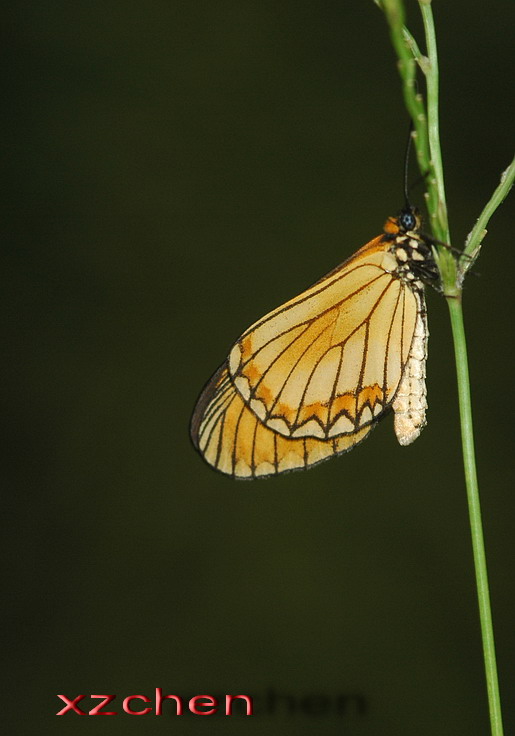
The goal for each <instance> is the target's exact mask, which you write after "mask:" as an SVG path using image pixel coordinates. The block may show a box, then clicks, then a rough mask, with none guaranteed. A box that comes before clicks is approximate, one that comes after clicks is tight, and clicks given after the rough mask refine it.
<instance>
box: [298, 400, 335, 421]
mask: <svg viewBox="0 0 515 736" xmlns="http://www.w3.org/2000/svg"><path fill="white" fill-rule="evenodd" d="M310 417H317V418H318V419H320V421H321V422H322V424H323V426H325V425H326V424H327V422H328V421H329V407H328V405H327V404H322V403H321V402H320V401H315V402H314V403H313V404H306V405H304V406H303V407H302V409H301V410H300V412H299V418H298V421H297V423H298V424H302V423H303V422H305V421H307V420H308V419H309V418H310Z"/></svg>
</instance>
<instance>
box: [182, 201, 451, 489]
mask: <svg viewBox="0 0 515 736" xmlns="http://www.w3.org/2000/svg"><path fill="white" fill-rule="evenodd" d="M438 281H439V273H438V268H437V265H436V262H435V259H434V255H433V250H432V245H431V242H430V240H429V238H428V237H427V236H425V235H423V234H422V232H421V217H420V214H419V212H418V210H416V209H415V208H414V207H412V206H411V205H408V204H406V206H405V207H404V208H403V209H402V210H401V211H400V212H399V214H398V215H397V216H396V217H389V218H388V220H387V221H386V223H385V225H384V228H383V233H382V234H381V235H379V236H377V237H375V238H374V239H373V240H371V241H370V242H369V243H367V244H366V245H364V246H363V247H362V248H360V249H359V250H358V251H357V252H356V253H354V255H352V256H351V257H350V258H348V259H347V260H346V261H344V262H343V263H342V264H340V265H339V266H337V267H336V268H335V269H333V270H332V271H330V272H329V273H328V274H327V275H326V276H324V277H323V278H322V279H320V280H319V281H317V282H316V283H315V284H314V285H313V286H311V287H310V288H309V289H307V290H306V291H304V292H302V293H301V294H299V296H296V297H295V298H293V299H291V300H290V301H288V302H286V303H285V304H283V305H282V306H280V307H278V308H277V309H275V310H273V311H272V312H270V313H269V314H267V315H266V316H265V317H263V318H262V319H260V320H258V321H257V322H255V323H254V324H253V325H252V326H251V327H249V328H248V330H246V331H245V332H244V333H243V334H242V335H241V337H240V338H239V339H238V340H237V341H236V342H235V344H234V346H233V347H232V349H231V351H230V353H229V356H228V357H227V359H226V360H225V362H224V363H223V364H222V365H221V366H220V368H219V369H218V370H217V371H216V372H215V374H214V375H213V376H212V378H211V379H210V380H209V381H208V383H207V384H206V386H205V387H204V389H203V391H202V393H201V394H200V397H199V399H198V401H197V404H196V407H195V409H194V412H193V416H192V419H191V426H190V434H191V439H192V441H193V444H194V446H195V448H196V449H197V450H198V452H199V453H200V454H201V456H202V457H203V458H204V460H205V461H206V462H207V463H208V464H209V465H211V466H212V467H213V468H215V469H216V470H219V471H221V472H222V473H226V474H227V475H230V476H232V477H233V478H248V479H251V478H257V477H266V476H271V475H277V474H278V473H283V472H286V471H290V470H297V469H305V468H309V467H311V466H313V465H316V464H317V463H319V462H321V461H323V460H326V459H328V458H330V457H332V456H334V455H339V454H341V453H343V452H347V451H348V450H350V449H352V448H353V447H355V446H356V445H357V444H358V443H360V442H362V441H363V440H364V439H365V437H367V435H368V434H369V433H370V432H371V431H372V429H373V428H374V427H375V426H376V424H377V423H378V422H379V421H380V420H381V419H382V418H383V417H384V416H385V415H386V414H387V413H388V412H389V411H391V410H393V412H394V416H395V418H394V429H395V434H396V436H397V439H398V441H399V443H400V444H401V445H409V444H410V443H411V442H413V441H414V440H415V439H416V438H417V437H418V436H419V434H420V432H421V430H422V428H423V427H424V425H425V423H426V419H425V413H426V407H427V401H426V385H425V364H426V357H427V338H428V329H427V316H426V307H425V298H424V285H425V284H431V285H437V284H438Z"/></svg>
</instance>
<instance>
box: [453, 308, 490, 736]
mask: <svg viewBox="0 0 515 736" xmlns="http://www.w3.org/2000/svg"><path fill="white" fill-rule="evenodd" d="M447 304H448V307H449V314H450V318H451V326H452V335H453V341H454V355H455V358H456V377H457V382H458V397H459V406H460V421H461V441H462V448H463V467H464V471H465V482H466V487H467V500H468V507H469V518H470V530H471V537H472V550H473V555H474V568H475V573H476V587H477V598H478V604H479V618H480V621H481V636H482V640H483V657H484V662H485V674H486V683H487V691H488V705H489V710H490V727H491V732H492V736H502V734H503V727H502V714H501V701H500V697H499V683H498V680H497V666H496V659H495V642H494V631H493V625H492V613H491V607H490V593H489V590H488V574H487V567H486V555H485V544H484V539H483V526H482V523H481V505H480V502H479V487H478V482H477V472H476V459H475V453H474V432H473V426H472V407H471V400H470V380H469V371H468V360H467V345H466V341H465V326H464V323H463V310H462V306H461V298H449V299H447Z"/></svg>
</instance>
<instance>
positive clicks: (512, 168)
mask: <svg viewBox="0 0 515 736" xmlns="http://www.w3.org/2000/svg"><path fill="white" fill-rule="evenodd" d="M514 181H515V158H514V159H513V161H512V162H511V164H510V165H509V166H508V168H507V169H506V170H505V171H503V173H502V174H501V181H500V182H499V185H498V186H497V189H496V190H495V191H494V193H493V194H492V196H491V197H490V199H489V200H488V202H487V203H486V205H485V207H484V209H483V211H482V212H481V214H480V215H479V217H478V219H477V221H476V224H475V225H474V227H473V228H472V230H471V231H470V233H469V234H468V236H467V239H466V241H465V248H464V250H463V253H464V255H465V256H468V257H466V258H462V260H461V262H460V268H459V274H458V279H459V282H460V286H461V283H462V282H463V279H464V277H465V274H466V273H467V271H468V270H469V268H470V267H471V266H472V265H473V263H474V261H475V260H476V258H477V257H478V256H479V251H480V250H481V243H482V242H483V238H484V237H485V235H486V233H487V230H486V226H487V225H488V221H489V220H490V218H491V217H492V215H493V214H494V212H495V210H496V209H497V208H498V207H499V205H501V204H502V203H503V201H504V199H505V198H506V196H507V194H508V192H509V191H510V189H511V188H512V186H513V182H514Z"/></svg>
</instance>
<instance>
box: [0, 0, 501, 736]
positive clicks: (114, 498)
mask: <svg viewBox="0 0 515 736" xmlns="http://www.w3.org/2000/svg"><path fill="white" fill-rule="evenodd" d="M434 11H435V17H436V23H437V31H438V41H439V51H440V63H441V123H442V145H443V155H444V161H445V167H446V185H447V195H448V202H449V209H450V225H451V230H452V233H453V242H454V244H455V245H456V246H461V244H462V243H463V240H464V238H465V236H466V234H467V233H468V232H469V230H470V229H471V227H472V225H473V223H474V221H475V219H476V218H477V216H478V215H479V213H480V211H481V208H482V206H483V205H484V203H485V202H486V200H487V199H488V197H489V196H490V194H491V192H492V191H493V189H494V188H495V186H496V185H497V183H498V180H499V176H500V173H501V171H502V170H503V169H504V168H505V167H506V166H507V165H508V163H509V161H510V158H511V155H512V127H513V125H512V121H513V96H512V93H510V92H509V90H510V89H511V82H512V79H513V67H512V41H513V36H512V32H513V31H512V29H513V21H514V7H513V3H512V2H509V0H494V1H493V2H491V3H490V4H489V6H488V9H487V10H485V8H484V6H483V5H482V4H481V3H475V4H474V3H470V2H467V1H466V0H455V1H454V2H452V3H443V2H435V8H434ZM408 20H409V25H410V27H411V28H412V29H413V31H414V33H415V34H416V35H417V37H418V38H419V41H420V43H421V44H422V43H423V40H422V38H423V37H422V34H421V32H420V23H419V19H418V9H417V6H416V3H415V2H409V3H408ZM4 49H5V50H6V51H7V56H6V57H5V58H6V61H5V62H4V71H5V72H6V75H5V76H6V82H7V84H6V89H5V91H4V97H3V108H4V118H7V119H8V120H9V121H10V122H11V123H12V124H10V125H8V126H7V127H6V129H5V132H4V136H3V140H4V149H5V152H6V156H5V161H6V170H5V176H4V184H5V187H4V194H3V197H2V199H3V204H4V213H5V214H4V218H3V222H4V229H5V236H4V245H3V255H2V261H3V263H2V268H1V271H2V276H1V278H2V295H3V297H2V303H3V309H2V312H3V317H2V320H3V322H4V325H3V327H4V358H3V360H2V381H1V389H2V405H3V415H4V433H5V434H4V447H5V449H6V453H5V459H4V461H3V471H4V473H3V475H4V478H5V481H4V483H3V486H4V514H3V517H4V520H5V531H4V532H3V535H4V538H5V539H6V541H7V555H6V562H7V564H6V571H5V572H4V575H3V578H4V585H5V589H6V601H7V604H8V605H7V607H6V619H5V623H4V625H3V627H4V632H6V634H7V638H8V644H7V647H8V649H9V650H10V652H11V658H10V660H9V662H8V664H7V666H6V670H7V674H8V676H9V679H10V684H11V687H12V694H11V696H10V699H9V703H10V706H11V707H10V710H11V713H12V717H13V725H12V728H11V732H12V733H33V732H34V727H36V728H37V729H38V730H39V732H45V733H47V732H48V733H50V732H52V733H58V734H61V733H63V734H64V733H66V734H68V733H73V734H82V733H86V732H88V733H90V732H91V724H90V723H89V722H88V721H84V720H82V719H80V718H78V717H77V716H75V715H73V714H67V715H66V716H65V717H63V718H56V717H55V713H56V712H57V711H58V710H59V709H60V707H62V705H63V704H62V703H61V704H60V703H59V701H58V699H57V698H56V694H57V693H64V694H66V695H68V696H70V697H72V696H73V697H75V695H78V694H79V693H113V694H114V693H116V694H117V696H118V699H117V701H116V702H115V704H114V705H117V706H118V707H115V708H114V710H117V711H121V699H122V698H123V697H125V696H127V695H131V694H135V693H141V694H146V695H150V696H151V695H152V694H153V692H154V689H155V688H156V687H161V688H163V690H164V691H166V692H167V693H175V694H179V695H182V696H183V697H185V698H186V697H192V696H193V695H197V694H203V693H211V694H219V695H223V694H225V693H245V694H249V695H253V696H254V697H255V705H256V715H255V717H254V718H246V719H245V720H243V719H242V717H233V718H226V717H225V716H222V717H212V718H210V719H205V718H204V719H203V718H199V717H195V716H185V717H183V718H182V719H181V721H180V726H179V725H177V723H176V721H174V720H173V716H170V715H168V716H164V717H162V718H161V719H157V720H156V719H155V718H153V717H149V718H146V719H131V718H130V717H129V716H127V715H119V716H118V717H117V718H110V719H100V720H99V721H95V722H94V723H95V726H94V729H93V730H94V732H95V733H109V734H118V733H120V734H121V733H123V734H140V733H145V732H150V731H152V732H154V731H156V729H159V730H160V731H161V732H166V733H169V732H177V733H179V732H180V733H181V734H190V733H191V734H197V733H201V732H202V733H203V732H206V730H205V729H208V731H207V732H209V733H214V734H218V733H220V734H231V733H235V734H236V733H237V734H240V733H242V732H248V733H253V734H254V733H255V734H261V733H264V732H265V729H266V732H268V733H271V734H276V733H277V734H311V733H315V732H316V733H318V734H349V735H352V736H358V735H359V736H369V735H370V736H372V735H374V736H376V735H377V734H381V735H382V734H387V735H389V734H417V735H418V736H430V735H433V734H435V733H438V734H440V735H441V736H447V735H449V736H451V735H452V736H459V735H460V734H467V735H468V736H476V735H477V736H479V735H480V734H481V735H482V734H485V733H487V732H488V720H487V701H486V694H485V686H484V676H483V662H482V652H481V639H480V631H479V622H478V615H477V606H476V597H475V596H476V593H475V587H474V572H473V564H472V552H471V546H470V538H469V528H468V512H467V505H466V496H465V489H464V482H463V475H462V467H461V456H460V439H459V426H458V421H457V401H456V388H455V379H454V368H453V356H452V345H451V341H450V330H449V322H448V317H447V311H446V305H445V302H444V300H443V299H442V298H441V297H440V296H439V295H438V294H436V293H430V294H428V309H429V324H430V331H431V338H430V351H429V364H428V391H429V415H428V419H429V424H428V426H427V428H426V429H425V430H424V432H423V434H422V436H421V437H420V439H419V440H418V441H417V442H416V443H415V444H414V445H412V446H410V447H408V448H401V447H400V446H399V445H398V444H397V442H396V440H395V437H394V434H393V429H392V422H391V418H388V419H386V420H385V421H384V422H382V424H381V426H380V427H379V428H378V429H377V430H376V431H375V432H374V433H373V434H372V435H371V437H370V438H369V439H368V440H367V441H366V442H365V443H364V444H363V445H361V446H360V447H358V448H356V449H355V450H354V451H353V452H352V453H350V454H348V455H344V456H342V457H340V458H338V459H335V460H332V461H330V462H327V463H325V464H322V465H321V466H319V467H317V468H315V469H313V470H311V471H310V472H308V473H292V474H287V475H285V476H280V477H278V478H276V479H270V480H266V481H261V482H259V481H255V482H247V483H245V482H239V483H238V482H235V481H232V480H230V479H228V478H226V477H224V476H222V475H218V474H216V473H215V472H213V471H211V470H210V469H209V468H208V467H207V466H206V465H205V464H204V463H203V462H202V461H201V459H200V458H199V457H198V456H197V454H196V453H195V452H194V450H193V449H192V447H191V445H190V442H189V437H188V423H189V418H190V413H191V410H192V408H193V406H194V403H195V401H196V398H197V395H198V393H199V391H200V389H201V387H202V385H203V384H204V382H205V381H206V379H207V378H208V377H209V376H210V375H211V373H212V372H213V371H214V369H215V368H216V367H217V366H218V365H219V364H220V363H221V362H222V360H223V359H224V358H225V356H226V354H227V352H228V350H229V348H230V346H231V344H232V342H233V341H234V340H235V338H236V337H237V336H238V335H239V334H240V333H241V332H242V331H243V329H245V328H246V327H247V326H248V325H249V324H250V323H252V322H253V321H254V320H256V319H257V318H258V317H260V316H261V315H263V314H265V313H266V312H267V311H269V310H270V309H272V308H273V307H275V306H277V305H278V304H280V303H282V302H284V301H285V300H286V299H288V298H290V297H291V296H293V295H295V294H296V293H298V292H299V291H301V290H302V289H304V288H305V287H306V286H308V285H309V284H311V283H312V282H314V281H315V280H317V279H318V278H319V277H320V276H321V275H323V274H324V273H325V272H327V271H329V270H330V269H332V268H333V267H334V266H335V265H336V264H338V263H339V262H340V261H342V260H344V259H345V258H346V257H348V256H349V255H350V254H351V253H352V252H354V251H355V250H356V249H357V248H358V247H359V246H361V245H362V244H364V243H365V242H367V241H368V240H370V239H371V238H372V237H373V236H375V235H377V234H378V233H380V231H381V228H382V225H383V222H384V220H385V219H386V217H387V216H388V215H391V214H394V213H396V212H397V210H398V209H399V207H400V206H402V203H403V192H402V168H403V155H404V148H405V144H406V137H407V129H408V119H407V115H406V112H405V110H404V108H403V104H402V97H401V91H400V84H399V79H398V75H397V71H396V65H395V58H394V55H393V51H392V49H391V47H390V42H389V37H388V33H387V30H386V24H385V21H384V18H383V16H382V14H381V13H380V12H379V10H378V9H377V8H376V7H375V5H374V4H373V3H372V2H371V1H370V2H365V1H362V0H353V2H341V1H340V2H332V1H327V2H323V3H316V2H305V1H301V2H298V1H297V2H290V1H289V0H287V1H285V2H280V3H277V2H271V1H270V0H262V1H254V2H252V1H250V0H239V1H238V2H236V1H235V0H232V1H231V0H220V1H219V2H216V3H206V2H184V1H180V0H176V1H168V2H166V1H165V0H149V1H148V2H145V3H143V2H133V1H132V0H125V1H124V2H120V1H119V0H113V1H112V2H107V3H106V2H98V1H97V0H91V1H90V2H88V3H68V2H60V1H59V0H50V2H46V3H33V2H26V0H20V1H19V2H18V3H16V5H13V6H12V7H11V9H10V10H9V16H8V25H7V33H6V42H5V43H4ZM417 175H418V174H417V172H416V170H415V167H414V166H413V170H412V179H413V180H414V179H416V178H417ZM512 196H513V195H512ZM413 200H414V201H418V202H419V203H421V202H422V191H421V188H420V187H419V188H418V189H415V190H414V193H413ZM510 210H511V211H513V200H511V201H510V200H508V201H507V202H506V203H505V205H504V206H503V207H502V208H501V209H500V210H499V211H498V212H497V214H496V215H495V217H494V218H493V220H492V221H491V224H490V233H489V235H488V237H487V239H486V241H485V244H484V252H483V255H482V257H481V259H480V261H479V263H478V265H477V269H476V271H477V273H476V275H475V276H471V277H470V278H469V279H468V281H467V284H466V290H465V297H464V302H465V314H466V321H467V325H468V342H469V350H470V368H471V379H472V385H473V399H474V417H475V425H476V427H475V428H476V441H477V451H478V465H479V478H480V483H481V489H482V504H483V516H484V525H485V536H486V543H487V556H488V562H489V568H490V583H491V595H492V605H493V613H494V623H495V633H496V639H497V648H498V664H499V676H500V683H501V691H502V696H503V701H504V713H505V721H506V730H507V732H509V730H510V726H511V728H512V729H513V726H514V723H515V698H514V692H515V673H514V665H515V628H514V626H513V622H514V619H515V592H514V585H513V539H514V536H515V526H514V517H515V495H514V492H513V474H512V465H513V464H512V458H513V439H514V433H513V417H512V414H513V412H512V397H509V393H510V391H509V388H510V385H511V383H510V382H511V371H512V368H513V341H512V338H511V329H510V325H511V323H512V321H513V284H512V279H511V277H508V275H507V271H508V269H509V264H510V262H511V257H512V249H513V242H512V241H513V223H512V221H511V220H510V217H509V213H510ZM507 328H508V329H507ZM83 704H84V705H85V707H86V710H87V709H89V708H90V707H92V705H94V704H96V701H95V702H93V703H91V704H90V701H89V700H85V701H83ZM136 707H137V706H136ZM111 709H113V708H111ZM4 710H5V709H4ZM170 718H172V722H170ZM174 729H180V730H179V731H177V730H175V731H174Z"/></svg>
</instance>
